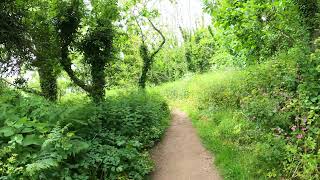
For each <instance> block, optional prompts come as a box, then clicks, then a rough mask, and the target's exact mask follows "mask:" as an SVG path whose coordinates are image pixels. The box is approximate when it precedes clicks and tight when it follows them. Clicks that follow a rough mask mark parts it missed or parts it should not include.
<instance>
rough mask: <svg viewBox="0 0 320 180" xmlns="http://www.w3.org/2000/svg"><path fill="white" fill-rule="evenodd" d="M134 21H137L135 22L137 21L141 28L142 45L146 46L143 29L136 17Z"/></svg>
mask: <svg viewBox="0 0 320 180" xmlns="http://www.w3.org/2000/svg"><path fill="white" fill-rule="evenodd" d="M134 19H135V21H136V23H137V25H138V27H139V30H140V35H141V39H142V43H143V44H145V36H144V34H143V31H142V27H141V26H140V23H139V21H138V19H137V17H136V16H134Z"/></svg>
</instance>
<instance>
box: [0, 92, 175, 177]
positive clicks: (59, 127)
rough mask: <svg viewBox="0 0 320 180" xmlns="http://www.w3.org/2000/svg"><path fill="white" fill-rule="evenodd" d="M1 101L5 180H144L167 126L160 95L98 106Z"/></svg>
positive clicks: (7, 95) (16, 98)
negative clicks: (149, 152)
mask: <svg viewBox="0 0 320 180" xmlns="http://www.w3.org/2000/svg"><path fill="white" fill-rule="evenodd" d="M2 95H3V96H1V98H0V102H1V106H0V112H1V113H0V123H1V128H0V173H1V174H2V177H1V179H21V178H22V179H29V178H32V179H101V178H102V179H143V178H144V176H145V175H146V174H148V173H149V172H150V171H151V170H152V168H153V163H152V161H151V159H150V157H149V154H148V152H147V150H148V148H150V147H152V146H153V145H154V142H155V141H157V140H158V139H159V138H160V137H161V135H162V134H163V132H164V130H165V128H166V127H167V124H168V115H169V110H168V106H167V105H166V103H165V101H164V100H162V99H161V98H160V97H159V96H158V95H157V94H150V93H141V92H132V93H128V94H121V95H117V96H112V97H110V98H109V100H107V101H106V102H104V103H102V104H101V105H98V106H96V105H93V104H72V106H70V105H71V104H60V105H55V104H52V103H50V102H47V101H45V100H42V99H40V98H36V97H30V98H29V97H23V96H21V95H20V94H18V93H15V92H12V91H6V92H3V93H2Z"/></svg>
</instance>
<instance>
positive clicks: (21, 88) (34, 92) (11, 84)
mask: <svg viewBox="0 0 320 180" xmlns="http://www.w3.org/2000/svg"><path fill="white" fill-rule="evenodd" d="M0 80H1V81H3V82H5V83H6V84H8V85H9V86H12V87H14V88H16V89H19V90H22V91H24V92H26V93H31V94H35V95H38V96H43V94H42V93H41V92H40V91H37V90H35V89H31V88H28V87H20V86H17V85H16V84H13V83H11V82H9V81H7V80H6V79H4V78H0Z"/></svg>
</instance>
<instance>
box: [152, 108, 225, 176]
mask: <svg viewBox="0 0 320 180" xmlns="http://www.w3.org/2000/svg"><path fill="white" fill-rule="evenodd" d="M152 158H153V159H154V161H155V163H156V169H155V171H154V172H153V173H152V174H151V179H152V180H220V179H222V178H221V177H220V176H219V173H218V171H217V170H216V169H215V168H214V166H213V164H212V163H213V158H212V156H211V155H210V153H209V152H208V151H207V150H206V149H205V148H204V147H203V146H202V144H201V142H200V139H199V138H198V136H197V134H196V131H195V129H194V128H193V127H192V124H191V121H190V120H189V119H188V116H187V115H186V114H185V113H184V112H181V111H180V110H174V111H173V112H172V122H171V126H170V127H169V128H168V130H167V132H166V134H165V137H164V139H163V140H162V141H161V142H160V143H159V144H158V145H157V146H156V147H155V148H154V149H153V150H152Z"/></svg>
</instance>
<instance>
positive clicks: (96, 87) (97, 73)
mask: <svg viewBox="0 0 320 180" xmlns="http://www.w3.org/2000/svg"><path fill="white" fill-rule="evenodd" d="M105 66H106V64H105V63H104V61H100V63H94V64H92V68H91V76H92V89H91V92H90V96H91V98H92V99H93V101H94V102H95V103H100V102H101V101H102V100H103V98H104V95H105V85H106V80H105V73H104V71H105Z"/></svg>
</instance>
